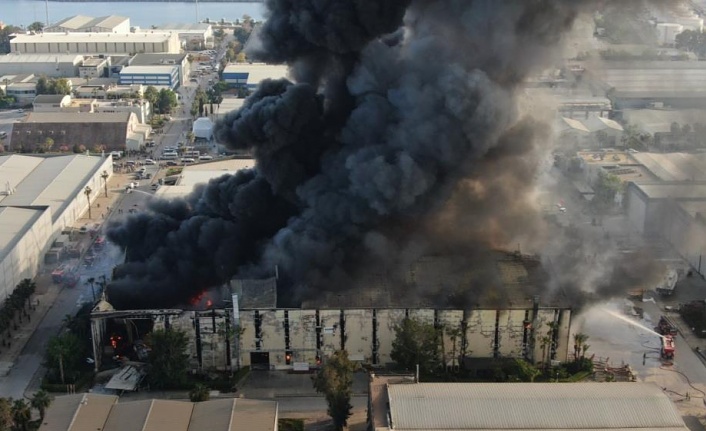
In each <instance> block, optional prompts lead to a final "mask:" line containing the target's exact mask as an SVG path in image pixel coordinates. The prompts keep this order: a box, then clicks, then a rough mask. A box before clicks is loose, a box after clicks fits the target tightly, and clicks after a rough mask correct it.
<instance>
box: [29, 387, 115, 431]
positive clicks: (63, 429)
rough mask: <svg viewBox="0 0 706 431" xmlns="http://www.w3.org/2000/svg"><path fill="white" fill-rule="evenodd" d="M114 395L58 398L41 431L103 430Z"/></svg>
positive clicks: (82, 395)
mask: <svg viewBox="0 0 706 431" xmlns="http://www.w3.org/2000/svg"><path fill="white" fill-rule="evenodd" d="M117 401H118V397H117V396H114V395H98V394H76V395H65V396H61V397H56V398H55V399H54V401H53V402H52V404H51V406H50V407H49V409H48V410H47V413H46V416H45V417H44V421H43V422H42V425H41V426H40V427H39V431H88V430H91V431H92V430H102V429H103V426H104V425H105V420H106V418H107V417H108V413H109V412H110V409H111V407H112V406H113V405H114V404H115V403H116V402H117Z"/></svg>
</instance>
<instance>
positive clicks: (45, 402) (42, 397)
mask: <svg viewBox="0 0 706 431" xmlns="http://www.w3.org/2000/svg"><path fill="white" fill-rule="evenodd" d="M29 403H30V405H31V406H32V408H34V409H37V411H38V412H39V418H40V419H41V420H44V414H45V413H46V412H47V407H49V404H51V397H50V396H49V394H48V393H47V391H45V390H44V389H40V390H39V391H37V392H36V393H35V394H34V395H33V396H32V398H31V399H30V401H29Z"/></svg>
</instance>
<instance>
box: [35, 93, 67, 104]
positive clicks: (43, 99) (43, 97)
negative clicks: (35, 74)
mask: <svg viewBox="0 0 706 431" xmlns="http://www.w3.org/2000/svg"><path fill="white" fill-rule="evenodd" d="M64 97H66V95H64V94H40V95H39V96H37V97H35V98H34V103H61V101H62V100H64Z"/></svg>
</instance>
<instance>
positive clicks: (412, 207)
mask: <svg viewBox="0 0 706 431" xmlns="http://www.w3.org/2000/svg"><path fill="white" fill-rule="evenodd" d="M596 3H597V2H594V1H588V0H586V1H579V0H505V1H501V0H458V1H453V0H444V1H441V0H440V1H431V0H426V1H425V0H419V1H399V0H397V1H392V0H387V1H386V0H356V1H352V0H340V1H335V0H323V1H321V0H298V1H290V0H270V1H266V5H267V8H268V9H269V11H270V15H269V17H268V20H267V22H266V24H265V25H264V27H263V29H262V31H261V32H260V36H261V38H262V46H263V52H261V53H259V57H260V58H261V59H262V60H264V61H268V62H286V63H288V64H289V65H290V66H291V67H292V75H293V78H294V81H293V82H290V81H287V80H279V81H268V82H264V83H263V84H262V85H261V86H260V88H259V89H258V90H257V91H256V92H255V93H254V94H253V95H252V96H250V97H249V98H248V100H247V101H246V102H245V105H244V106H243V108H242V109H240V110H239V111H237V112H233V113H231V114H229V115H228V116H227V118H226V119H225V120H224V121H223V122H221V123H220V124H218V127H217V131H216V134H217V137H218V139H219V140H220V141H221V142H224V143H226V144H227V145H228V146H229V147H231V148H235V149H249V150H252V151H253V153H254V154H255V156H256V158H257V168H256V169H254V170H253V171H250V172H243V173H239V174H237V175H234V176H225V177H222V178H220V179H218V180H214V181H211V182H210V183H209V184H208V185H206V186H205V187H202V188H200V189H199V190H197V191H196V192H195V193H194V194H192V195H191V196H189V197H187V198H186V199H183V200H177V201H175V202H156V203H155V204H153V205H152V206H151V211H150V212H148V213H145V214H140V215H136V216H133V217H131V218H129V219H128V221H127V222H125V223H123V224H121V225H119V226H114V227H113V228H112V229H111V230H110V231H109V236H110V238H111V240H113V241H115V242H116V243H118V244H119V245H121V246H124V247H126V248H127V260H128V261H127V263H126V264H125V265H124V266H123V267H122V268H120V271H118V272H119V274H118V275H119V276H121V277H122V278H120V279H119V280H117V281H116V282H114V283H113V285H112V286H111V289H110V291H109V293H110V295H111V300H112V301H114V302H116V303H117V305H120V304H121V303H122V304H131V305H135V304H139V305H140V306H169V305H176V304H181V303H184V302H185V300H186V299H187V298H189V297H191V296H194V295H195V294H196V293H198V292H200V291H202V290H203V289H205V288H207V287H210V286H213V285H215V284H218V283H221V282H224V281H227V280H228V279H229V278H231V277H232V276H234V275H237V276H240V277H244V278H249V277H263V276H271V275H272V274H273V272H274V268H275V266H277V267H278V268H279V272H280V275H283V276H284V277H286V278H287V279H288V280H289V281H290V282H291V286H292V289H293V291H294V294H295V296H299V297H302V296H307V295H312V294H315V293H316V292H318V291H322V290H335V289H345V288H348V287H350V286H351V285H353V284H354V280H355V279H356V277H357V276H358V275H360V274H364V273H367V272H370V271H376V270H386V269H387V268H391V267H396V266H398V265H403V264H406V263H409V262H411V261H413V260H414V259H416V258H418V257H419V256H422V255H425V254H434V253H463V252H464V251H469V250H473V251H474V253H478V250H486V249H487V250H490V249H494V248H499V247H508V246H512V247H514V241H515V240H516V239H517V238H522V239H523V241H525V242H526V243H530V244H531V243H539V242H540V241H539V239H540V238H541V235H542V232H543V229H544V228H543V223H541V220H540V217H539V215H538V211H537V208H536V205H535V204H534V200H533V194H532V191H533V188H534V181H535V176H536V172H537V167H538V160H539V158H540V157H541V156H542V152H541V151H540V147H541V145H540V144H541V143H543V142H545V141H546V140H547V138H548V137H547V136H546V133H545V131H546V130H547V127H546V126H545V125H543V124H540V123H537V122H536V121H535V120H533V119H532V118H529V117H525V116H523V115H522V114H521V112H519V109H518V106H517V100H516V96H517V91H518V88H519V86H520V84H521V83H522V82H523V80H524V79H525V78H527V76H528V75H529V74H532V73H535V72H538V71H539V70H541V69H542V68H545V67H547V66H551V65H552V61H553V60H555V59H554V57H553V55H554V54H555V53H556V52H557V47H558V45H559V44H560V43H561V41H562V36H563V35H564V34H565V33H566V31H567V30H569V29H570V27H571V25H572V23H573V21H574V19H575V17H576V16H577V14H579V13H580V12H582V9H583V8H584V7H593V6H595V5H596ZM613 3H624V2H619V1H617V0H616V1H614V2H613Z"/></svg>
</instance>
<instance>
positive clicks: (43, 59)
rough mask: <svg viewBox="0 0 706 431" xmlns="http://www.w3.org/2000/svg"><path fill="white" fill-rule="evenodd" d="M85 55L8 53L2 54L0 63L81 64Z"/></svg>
mask: <svg viewBox="0 0 706 431" xmlns="http://www.w3.org/2000/svg"><path fill="white" fill-rule="evenodd" d="M81 61H83V56H82V55H78V54H16V53H11V54H6V55H0V63H71V64H79V63H81Z"/></svg>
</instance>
